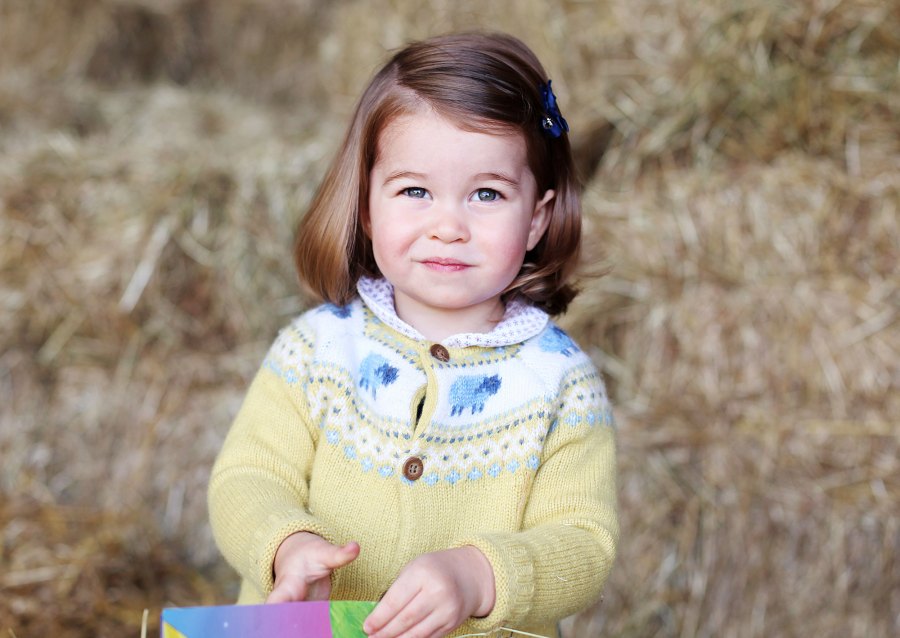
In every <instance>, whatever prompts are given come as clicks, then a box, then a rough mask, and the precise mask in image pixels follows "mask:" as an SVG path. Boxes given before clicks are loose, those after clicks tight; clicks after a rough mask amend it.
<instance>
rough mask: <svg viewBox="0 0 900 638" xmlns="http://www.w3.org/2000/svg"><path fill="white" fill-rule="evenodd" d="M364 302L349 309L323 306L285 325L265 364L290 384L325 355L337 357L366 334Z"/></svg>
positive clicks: (348, 307) (349, 305) (270, 349)
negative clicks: (338, 352) (356, 338)
mask: <svg viewBox="0 0 900 638" xmlns="http://www.w3.org/2000/svg"><path fill="white" fill-rule="evenodd" d="M362 315H363V309H362V303H361V302H360V301H359V300H355V301H353V302H351V303H349V304H348V305H346V306H335V305H333V304H323V305H321V306H317V307H315V308H312V309H310V310H307V311H306V312H304V313H303V314H301V315H298V316H297V317H295V318H294V319H293V320H291V322H290V323H289V324H287V325H286V326H284V327H283V328H282V329H281V330H280V331H279V332H278V336H277V337H276V338H275V341H274V343H273V344H272V346H271V347H270V348H269V351H268V353H267V354H266V358H265V360H264V361H263V368H267V369H269V370H271V371H272V372H274V373H275V374H277V375H278V376H280V377H281V378H282V379H284V380H285V381H287V382H289V383H293V382H295V381H296V380H297V379H298V378H300V377H301V376H302V373H303V371H304V370H305V369H306V368H307V367H308V366H309V365H310V364H311V363H312V362H314V361H315V360H317V359H320V358H321V357H322V356H323V353H332V354H334V353H335V351H336V350H342V349H344V348H346V347H347V346H348V345H349V344H351V343H352V342H353V341H354V337H357V336H358V335H360V334H362V331H363V328H362V323H363V316H362Z"/></svg>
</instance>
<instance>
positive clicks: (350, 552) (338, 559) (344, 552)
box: [320, 542, 359, 571]
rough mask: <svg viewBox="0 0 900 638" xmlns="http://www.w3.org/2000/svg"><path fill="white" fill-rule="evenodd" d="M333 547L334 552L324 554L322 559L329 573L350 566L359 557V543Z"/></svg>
mask: <svg viewBox="0 0 900 638" xmlns="http://www.w3.org/2000/svg"><path fill="white" fill-rule="evenodd" d="M332 547H333V548H334V549H333V551H328V552H325V553H323V555H322V557H321V559H320V560H321V561H322V565H323V566H324V567H326V568H327V569H328V570H329V571H331V570H333V569H337V568H338V567H343V566H344V565H348V564H350V563H352V562H353V561H354V560H356V557H357V556H359V543H357V542H350V543H347V544H346V545H342V546H341V547H335V546H333V545H332Z"/></svg>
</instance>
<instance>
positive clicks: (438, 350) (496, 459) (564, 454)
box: [209, 295, 618, 636]
mask: <svg viewBox="0 0 900 638" xmlns="http://www.w3.org/2000/svg"><path fill="white" fill-rule="evenodd" d="M363 297H364V298H366V299H367V301H368V304H367V303H364V302H363V301H362V300H360V299H357V300H356V301H355V302H353V303H352V304H350V305H349V306H346V307H336V306H330V305H326V306H322V307H319V308H317V309H314V310H312V311H310V312H308V313H306V314H305V315H303V316H301V317H299V318H298V319H296V320H295V321H294V322H293V323H292V324H291V325H290V326H289V327H287V328H286V329H284V330H283V331H282V332H281V334H280V335H279V336H278V338H277V340H276V341H275V344H274V345H273V346H272V348H271V349H270V351H269V354H268V355H267V357H266V359H265V362H264V363H263V365H262V367H261V369H260V370H259V372H258V373H257V376H256V378H255V379H254V381H253V383H252V385H251V387H250V389H249V391H248V394H247V396H246V399H245V401H244V404H243V406H242V407H241V410H240V412H239V413H238V415H237V417H236V419H235V421H234V423H233V425H232V427H231V430H230V432H229V433H228V436H227V438H226V440H225V443H224V445H223V448H222V451H221V453H220V455H219V457H218V459H217V461H216V464H215V467H214V468H213V472H212V476H211V478H210V485H209V509H210V518H211V522H212V527H213V532H214V535H215V538H216V542H217V544H218V545H219V548H220V549H221V551H222V553H223V554H224V556H225V557H226V559H227V560H228V561H229V563H230V564H231V565H232V566H233V567H234V568H235V569H236V570H237V571H238V573H239V574H240V575H241V577H242V578H243V582H242V586H241V594H240V598H239V600H238V602H239V603H254V602H261V601H263V600H264V599H265V596H266V595H267V593H268V592H269V591H271V589H272V584H273V574H272V564H273V559H274V556H275V552H276V550H277V549H278V546H279V545H280V543H281V542H282V541H283V540H284V539H285V538H286V537H287V536H289V535H290V534H293V533H295V532H298V531H309V532H313V533H316V534H319V535H320V536H322V537H323V538H325V539H327V540H328V541H330V542H333V543H337V544H342V543H345V542H348V541H350V540H355V541H358V542H359V544H360V546H361V552H360V556H359V558H357V559H356V560H355V561H354V562H353V563H351V564H350V565H348V566H347V567H344V568H342V569H339V570H337V571H336V572H335V573H334V574H333V575H332V583H333V588H332V597H333V598H334V599H343V600H377V599H378V598H379V597H380V596H381V595H382V594H383V593H384V592H385V591H386V590H387V588H388V587H389V586H390V584H391V583H392V582H393V580H394V579H395V578H396V576H397V574H398V572H399V571H400V569H401V568H402V567H403V566H404V565H405V564H406V563H407V562H409V561H410V560H411V559H412V558H414V557H416V556H418V555H420V554H422V553H426V552H431V551H436V550H440V549H446V548H450V547H458V546H462V545H473V546H475V547H477V548H478V549H479V550H481V551H482V552H483V553H484V555H485V556H486V557H487V558H488V560H489V562H490V564H491V566H492V567H493V570H494V577H495V583H496V603H495V606H494V609H493V611H492V612H491V613H490V614H489V615H488V616H487V617H485V618H471V619H469V620H468V621H467V622H466V623H464V624H463V625H462V626H461V627H460V628H459V629H458V630H457V631H456V632H454V633H453V634H452V635H453V636H460V635H464V634H473V633H482V632H491V631H493V630H496V629H498V628H500V627H505V628H513V629H517V630H520V631H528V632H530V633H535V634H540V635H547V636H550V635H556V629H555V624H556V622H557V621H558V620H559V619H561V618H563V617H564V616H567V615H569V614H571V613H574V612H576V611H578V610H580V609H582V608H584V607H586V606H587V605H589V604H590V603H592V602H593V601H594V600H596V598H597V597H598V596H599V594H600V590H601V588H602V586H603V583H604V581H605V580H606V578H607V576H608V574H609V571H610V568H611V566H612V563H613V559H614V556H615V553H616V544H617V540H618V522H617V517H616V495H615V437H614V429H613V427H612V416H611V411H610V406H609V403H608V401H607V398H606V394H605V390H604V388H603V384H602V381H601V379H600V377H599V375H598V373H597V371H596V369H595V367H594V366H593V364H592V363H591V361H590V359H589V358H588V357H587V356H586V355H585V354H584V353H583V352H582V351H581V350H579V349H578V347H577V346H576V345H575V344H574V343H573V342H572V341H571V340H570V339H569V338H568V337H567V336H566V335H565V333H564V332H563V331H562V330H560V329H559V328H558V327H556V326H555V325H553V323H552V322H549V321H548V320H547V319H546V318H544V320H543V321H539V322H538V324H537V325H536V324H535V322H534V321H533V319H534V309H531V313H532V314H531V315H529V316H530V318H531V319H532V321H531V322H530V323H529V322H525V323H526V324H527V325H526V326H525V327H520V326H519V325H518V323H522V322H521V321H520V322H516V320H515V318H512V319H511V320H510V321H508V322H506V324H507V325H506V330H505V334H507V335H512V336H511V337H509V336H507V337H506V340H507V341H509V343H506V344H505V345H500V346H496V345H495V346H490V347H489V346H478V345H469V346H465V347H462V346H460V347H455V346H454V345H453V343H457V344H465V343H466V339H465V338H463V339H462V340H461V341H460V340H459V339H457V340H455V342H454V340H450V341H449V343H450V344H451V345H449V346H446V347H445V346H438V347H436V345H435V344H431V343H428V342H427V341H425V340H424V339H417V338H414V337H415V335H414V334H412V333H411V332H410V330H403V331H398V330H397V329H395V327H394V326H397V325H398V323H397V322H398V320H397V318H396V315H392V312H393V310H392V308H385V306H384V304H382V305H379V304H378V301H377V300H373V299H371V298H370V297H367V296H366V295H363ZM370 306H371V307H370ZM373 308H374V310H375V311H376V312H377V313H378V315H381V316H380V317H379V316H378V315H376V312H373ZM538 312H539V311H538ZM382 318H385V319H387V320H388V323H390V324H391V325H388V323H386V322H385V321H382ZM401 327H402V326H401ZM403 332H406V333H407V334H403ZM501 332H503V331H501ZM445 343H448V342H445ZM410 459H413V463H412V465H413V466H416V463H418V466H417V467H413V470H412V472H410V470H409V467H410V463H409V461H410ZM404 470H406V471H404Z"/></svg>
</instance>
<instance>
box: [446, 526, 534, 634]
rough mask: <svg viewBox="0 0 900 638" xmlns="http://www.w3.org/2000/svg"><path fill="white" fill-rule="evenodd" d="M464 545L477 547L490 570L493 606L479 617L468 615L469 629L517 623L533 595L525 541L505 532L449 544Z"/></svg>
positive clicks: (523, 615)
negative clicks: (501, 534)
mask: <svg viewBox="0 0 900 638" xmlns="http://www.w3.org/2000/svg"><path fill="white" fill-rule="evenodd" d="M465 545H471V546H473V547H475V548H476V549H478V550H479V551H481V553H482V554H484V555H485V557H486V558H487V559H488V562H489V563H490V564H491V569H493V570H494V588H495V593H494V608H493V609H492V610H491V613H489V614H488V615H487V616H484V617H483V618H471V619H470V621H471V623H472V627H473V629H475V630H477V631H481V632H489V631H493V630H495V629H497V628H499V627H502V626H512V625H516V624H520V623H521V622H522V620H523V619H525V618H526V617H527V616H528V614H529V613H530V611H531V607H532V601H533V599H534V565H533V564H532V561H531V558H530V557H529V555H528V550H527V549H526V547H525V545H523V544H522V543H520V542H517V541H515V540H513V539H512V538H511V537H510V536H507V535H504V536H502V537H501V536H491V535H482V536H473V537H470V538H464V539H461V540H459V541H456V542H454V543H453V547H463V546H465Z"/></svg>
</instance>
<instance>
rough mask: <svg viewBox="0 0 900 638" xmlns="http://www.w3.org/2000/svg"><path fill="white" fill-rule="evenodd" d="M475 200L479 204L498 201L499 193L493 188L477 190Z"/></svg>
mask: <svg viewBox="0 0 900 638" xmlns="http://www.w3.org/2000/svg"><path fill="white" fill-rule="evenodd" d="M475 199H477V200H478V201H479V202H495V201H497V200H498V199H500V193H498V192H497V191H495V190H494V189H493V188H479V189H478V190H477V191H475Z"/></svg>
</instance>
